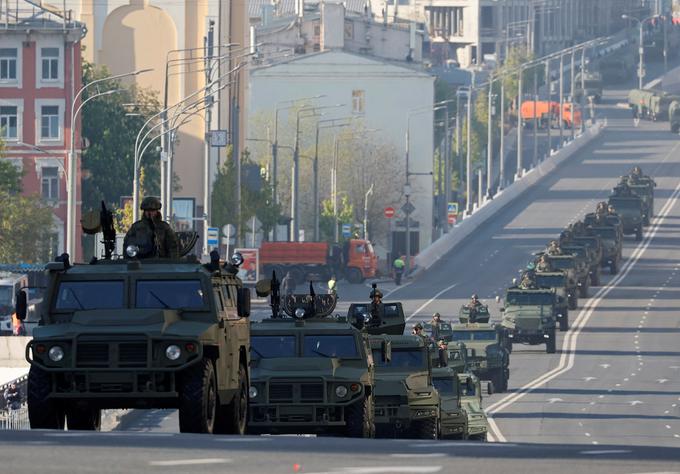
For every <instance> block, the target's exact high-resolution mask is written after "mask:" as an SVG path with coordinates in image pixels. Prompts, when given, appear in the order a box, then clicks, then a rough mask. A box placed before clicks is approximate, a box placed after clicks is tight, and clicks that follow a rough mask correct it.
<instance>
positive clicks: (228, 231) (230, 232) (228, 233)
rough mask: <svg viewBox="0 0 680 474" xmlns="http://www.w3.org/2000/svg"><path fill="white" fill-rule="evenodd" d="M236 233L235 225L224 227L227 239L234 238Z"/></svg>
mask: <svg viewBox="0 0 680 474" xmlns="http://www.w3.org/2000/svg"><path fill="white" fill-rule="evenodd" d="M235 233H236V227H234V225H233V224H225V225H223V226H222V234H224V236H225V237H232V236H233V235H234V234H235Z"/></svg>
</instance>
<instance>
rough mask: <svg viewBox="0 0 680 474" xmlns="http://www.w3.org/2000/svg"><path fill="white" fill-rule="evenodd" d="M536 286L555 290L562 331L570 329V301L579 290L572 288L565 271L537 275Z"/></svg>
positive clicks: (556, 311) (557, 313) (558, 320)
mask: <svg viewBox="0 0 680 474" xmlns="http://www.w3.org/2000/svg"><path fill="white" fill-rule="evenodd" d="M535 281H536V286H538V287H539V288H550V289H553V290H555V294H556V295H557V301H556V302H555V313H556V316H557V323H558V324H559V326H560V331H566V330H567V329H569V300H570V299H572V298H573V296H574V295H575V293H576V291H578V290H577V287H576V286H570V282H569V280H568V279H567V275H566V273H565V272H563V271H557V272H540V273H536V278H535Z"/></svg>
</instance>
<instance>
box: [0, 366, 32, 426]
mask: <svg viewBox="0 0 680 474" xmlns="http://www.w3.org/2000/svg"><path fill="white" fill-rule="evenodd" d="M27 381H28V375H24V376H21V377H19V378H17V379H14V380H12V381H10V382H8V383H6V384H3V385H0V430H27V429H29V427H30V425H29V422H28V406H27V405H26V383H27ZM13 383H15V384H17V386H18V388H19V392H21V406H20V407H19V408H17V409H14V410H13V409H11V408H10V407H8V406H7V402H6V401H5V397H4V396H3V395H4V393H5V390H6V389H7V388H8V387H9V386H10V385H11V384H13Z"/></svg>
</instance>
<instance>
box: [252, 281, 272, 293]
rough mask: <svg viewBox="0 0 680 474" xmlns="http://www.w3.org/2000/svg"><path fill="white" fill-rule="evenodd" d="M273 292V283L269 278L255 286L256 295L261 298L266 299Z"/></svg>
mask: <svg viewBox="0 0 680 474" xmlns="http://www.w3.org/2000/svg"><path fill="white" fill-rule="evenodd" d="M271 292H272V281H271V280H270V279H269V278H265V279H264V280H260V281H258V282H257V283H256V284H255V293H256V294H257V296H259V297H260V298H266V297H267V296H269V293H271Z"/></svg>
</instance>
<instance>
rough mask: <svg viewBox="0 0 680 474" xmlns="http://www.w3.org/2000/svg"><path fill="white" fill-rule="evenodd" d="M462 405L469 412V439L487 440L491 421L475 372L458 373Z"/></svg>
mask: <svg viewBox="0 0 680 474" xmlns="http://www.w3.org/2000/svg"><path fill="white" fill-rule="evenodd" d="M458 380H459V382H460V387H461V396H460V401H461V406H462V407H463V409H464V410H465V413H466V414H467V433H468V439H475V440H479V441H486V437H487V433H488V431H489V422H488V420H487V418H486V413H484V408H482V387H481V384H480V382H479V378H477V377H476V376H475V375H474V374H465V373H463V374H458Z"/></svg>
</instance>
